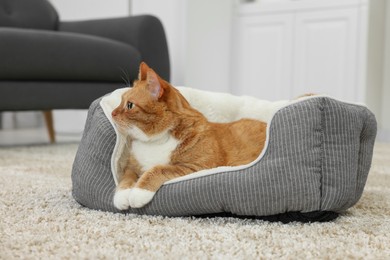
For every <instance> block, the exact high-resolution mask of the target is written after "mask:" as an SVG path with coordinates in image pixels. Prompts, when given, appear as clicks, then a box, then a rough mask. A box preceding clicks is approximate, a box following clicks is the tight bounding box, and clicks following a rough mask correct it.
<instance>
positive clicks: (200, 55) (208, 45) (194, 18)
mask: <svg viewBox="0 0 390 260" xmlns="http://www.w3.org/2000/svg"><path fill="white" fill-rule="evenodd" d="M232 8H233V1H231V0H213V1H210V0H197V1H193V0H192V1H191V0H189V1H188V7H187V10H188V17H187V45H186V47H187V61H186V68H187V71H186V81H185V83H186V85H187V86H191V87H195V88H199V89H204V90H212V91H221V92H230V62H231V48H230V47H231V32H232Z"/></svg>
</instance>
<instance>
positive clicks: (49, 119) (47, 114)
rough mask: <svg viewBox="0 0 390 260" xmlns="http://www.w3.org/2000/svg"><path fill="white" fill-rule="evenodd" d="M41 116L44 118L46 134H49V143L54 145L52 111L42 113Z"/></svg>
mask: <svg viewBox="0 0 390 260" xmlns="http://www.w3.org/2000/svg"><path fill="white" fill-rule="evenodd" d="M43 114H44V116H45V122H46V128H47V132H48V134H49V140H50V143H52V144H53V143H55V142H56V136H55V133H54V124H53V113H52V110H45V111H43Z"/></svg>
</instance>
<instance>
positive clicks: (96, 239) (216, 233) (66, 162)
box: [0, 144, 390, 259]
mask: <svg viewBox="0 0 390 260" xmlns="http://www.w3.org/2000/svg"><path fill="white" fill-rule="evenodd" d="M76 149H77V145H75V144H66V145H54V146H36V147H19V148H0V220H1V223H0V259H19V258H27V259H80V258H81V259H85V258H88V259H134V258H135V259H182V258H187V259H205V258H207V259H222V258H223V259H225V258H227V259H261V258H264V259H272V258H283V259H346V258H349V259H359V258H360V259H390V144H387V145H385V144H377V145H376V147H375V155H374V161H373V167H372V170H371V173H370V175H369V179H368V183H367V186H366V189H365V191H364V194H363V197H362V198H361V200H360V201H359V203H358V204H357V205H356V206H355V207H353V208H352V209H350V210H349V211H348V212H346V213H345V214H343V215H342V216H341V217H340V218H338V219H337V220H336V221H334V222H331V223H323V224H319V223H313V224H300V223H291V224H285V225H284V224H280V223H269V222H265V221H256V220H239V219H232V218H227V219H224V218H215V219H194V218H163V217H147V216H137V215H122V214H112V213H106V212H98V211H93V210H89V209H86V208H83V207H81V206H79V205H78V204H77V203H76V202H75V201H74V200H73V199H72V197H71V181H70V171H71V166H72V161H73V158H74V156H75V152H76Z"/></svg>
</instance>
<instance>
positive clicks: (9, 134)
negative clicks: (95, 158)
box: [0, 128, 81, 147]
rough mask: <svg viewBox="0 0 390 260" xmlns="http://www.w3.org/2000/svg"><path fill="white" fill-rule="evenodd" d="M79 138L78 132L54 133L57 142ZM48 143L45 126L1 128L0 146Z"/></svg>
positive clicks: (70, 141) (67, 141)
mask: <svg viewBox="0 0 390 260" xmlns="http://www.w3.org/2000/svg"><path fill="white" fill-rule="evenodd" d="M80 140H81V133H80V134H61V133H56V142H57V143H74V142H79V141H80ZM39 144H49V137H48V134H47V130H46V128H25V129H17V130H15V129H10V130H8V129H1V130H0V147H1V146H20V145H39Z"/></svg>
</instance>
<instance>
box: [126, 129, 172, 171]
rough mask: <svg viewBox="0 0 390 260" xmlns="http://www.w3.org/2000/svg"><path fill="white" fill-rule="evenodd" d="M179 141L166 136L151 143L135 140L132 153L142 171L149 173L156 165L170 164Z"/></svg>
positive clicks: (168, 135)
mask: <svg viewBox="0 0 390 260" xmlns="http://www.w3.org/2000/svg"><path fill="white" fill-rule="evenodd" d="M178 144H179V141H178V140H177V139H176V138H174V137H173V136H171V135H170V134H168V133H167V134H166V135H164V136H161V138H158V139H157V140H151V141H147V142H144V141H140V140H133V142H132V145H131V151H132V154H133V156H134V157H135V159H136V160H137V161H138V163H139V164H140V166H141V170H142V171H144V172H145V171H147V170H149V169H151V168H153V167H154V166H156V165H164V164H169V163H170V161H171V154H172V152H173V151H174V150H175V149H176V147H177V145H178Z"/></svg>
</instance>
